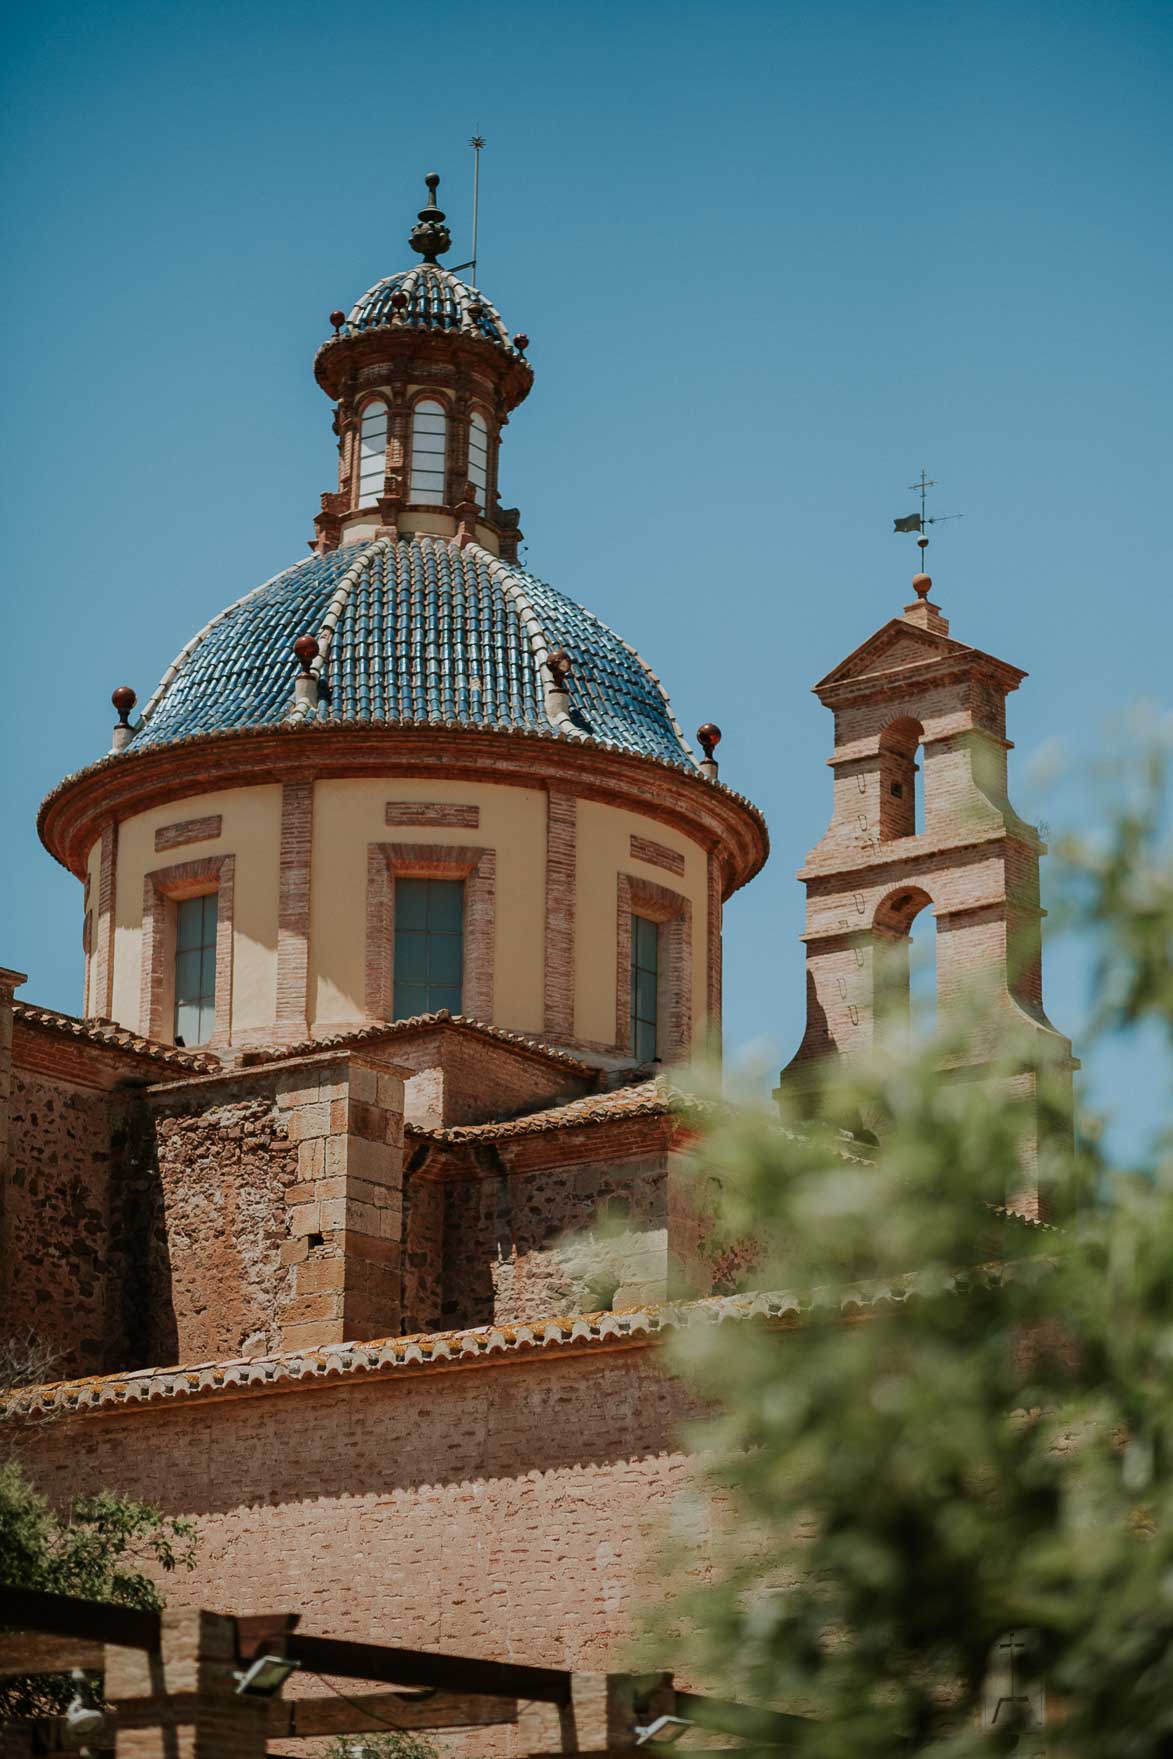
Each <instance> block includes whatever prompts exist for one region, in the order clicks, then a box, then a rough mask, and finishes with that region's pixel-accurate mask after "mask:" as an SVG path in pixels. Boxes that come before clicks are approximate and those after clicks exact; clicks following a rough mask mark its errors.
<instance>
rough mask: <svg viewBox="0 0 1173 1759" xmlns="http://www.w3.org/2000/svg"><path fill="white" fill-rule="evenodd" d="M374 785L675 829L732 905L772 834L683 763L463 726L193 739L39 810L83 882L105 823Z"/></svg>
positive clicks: (364, 725)
mask: <svg viewBox="0 0 1173 1759" xmlns="http://www.w3.org/2000/svg"><path fill="white" fill-rule="evenodd" d="M362 776H377V777H379V778H381V779H388V780H390V779H392V778H396V777H411V778H421V777H422V778H429V779H439V778H443V779H446V780H460V781H470V782H494V783H498V784H500V785H502V786H506V787H521V788H533V787H544V786H549V785H554V786H557V787H561V788H566V789H568V790H569V791H570V792H572V793H574V794H576V795H579V796H581V797H584V798H587V799H594V800H600V801H603V802H605V803H606V804H608V805H614V806H620V807H623V808H624V809H626V810H627V811H631V812H637V813H639V814H641V815H642V816H643V817H647V818H653V819H658V820H659V821H660V822H661V823H663V824H667V825H670V826H672V827H673V828H674V829H675V830H677V831H680V832H681V833H682V834H683V835H685V836H687V837H689V838H690V839H692V840H693V841H694V842H697V843H699V845H700V846H701V847H702V848H704V849H706V850H713V851H716V852H717V854H718V856H719V860H720V866H721V872H722V882H723V883H722V895H723V897H724V898H728V897H729V896H730V895H731V894H732V893H733V892H735V891H737V889H738V888H739V887H740V886H743V885H745V883H746V882H747V881H748V880H750V879H752V878H753V876H754V875H755V874H756V873H757V872H759V870H760V869H761V867H762V866H763V865H764V863H765V861H766V857H767V856H768V854H769V833H768V831H767V829H766V822H765V819H764V818H763V817H762V814H761V813H760V812H759V811H758V809H757V807H756V806H754V805H752V804H751V802H750V801H748V800H747V799H745V797H744V796H743V795H740V794H735V793H734V792H733V790H732V789H731V788H727V787H726V786H725V785H724V784H723V783H720V782H709V781H706V780H705V778H704V777H702V776H701V775H700V774H699V773H697V772H690V771H689V770H687V769H686V768H685V767H684V765H683V764H680V765H676V764H671V763H668V762H665V761H661V760H660V759H657V758H650V757H637V756H635V755H634V754H633V753H631V752H626V751H623V750H621V749H620V748H619V747H617V746H612V745H608V744H605V743H603V742H601V741H597V740H591V739H586V738H583V737H581V736H580V737H578V738H575V739H573V740H571V739H567V738H565V737H564V736H561V735H558V734H556V733H548V734H547V733H540V732H531V731H528V730H524V729H519V728H513V729H507V730H502V731H500V732H497V731H492V730H489V729H487V728H483V727H468V726H465V725H463V724H460V723H456V722H449V723H438V724H437V723H420V722H389V721H371V722H358V723H354V722H350V723H337V724H330V723H322V724H314V725H311V726H297V725H293V726H290V725H284V726H278V727H255V728H244V729H239V728H238V729H235V730H233V731H231V732H228V733H207V734H197V735H194V736H193V737H191V738H188V739H181V740H177V741H175V742H174V743H173V744H169V745H157V746H150V747H147V748H146V749H144V750H141V751H135V750H134V748H133V747H132V748H131V749H130V750H129V751H125V752H120V753H118V754H116V755H114V756H111V757H106V758H103V759H102V760H101V761H100V762H98V763H96V764H92V765H90V767H89V768H88V769H84V770H80V771H78V772H77V774H75V775H73V776H68V777H66V779H65V780H64V781H63V782H61V783H59V784H58V786H57V787H56V788H55V789H54V790H53V792H52V793H51V794H49V795H48V797H47V798H46V799H45V800H44V801H43V802H42V805H41V809H40V812H39V813H38V815H37V829H38V831H39V833H40V837H41V841H42V842H43V843H44V845H45V847H46V848H47V849H48V851H49V853H50V854H51V855H53V856H55V857H56V859H57V860H58V861H59V862H60V863H61V865H62V866H63V867H66V868H68V869H69V870H70V872H71V873H74V874H75V875H76V876H77V877H78V878H79V879H81V878H83V877H84V873H85V863H86V860H87V857H88V854H89V851H90V849H91V847H92V846H93V843H94V840H95V838H96V837H97V836H98V835H99V833H100V831H101V827H102V825H103V824H106V823H109V822H111V821H119V822H120V821H122V820H124V819H126V818H128V817H131V816H132V815H134V814H136V813H139V812H145V811H147V810H148V809H149V808H151V807H154V806H160V805H165V804H169V803H170V802H172V801H182V800H184V799H188V798H190V797H191V796H192V795H195V794H209V793H215V792H218V791H220V790H222V789H226V788H238V787H242V786H247V785H249V784H255V783H283V782H286V781H291V780H298V781H310V780H327V779H333V778H337V777H351V778H353V777H362Z"/></svg>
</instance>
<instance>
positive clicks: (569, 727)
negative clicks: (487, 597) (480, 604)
mask: <svg viewBox="0 0 1173 1759" xmlns="http://www.w3.org/2000/svg"><path fill="white" fill-rule="evenodd" d="M468 547H469V548H470V549H471V550H474V551H475V552H476V554H477V555H478V556H480V557H481V558H482V560H483V562H484V565H485V568H486V570H487V571H488V573H489V575H490V576H491V577H492V578H493V579H495V580H499V581H500V583H501V588H502V590H503V592H504V593H505V595H506V597H507V598H508V599H509V601H510V603H511V604H512V605H513V607H514V609H515V610H516V612H517V618H518V622H519V623H520V624H521V627H522V629H523V630H524V631H525V635H526V639H527V640H528V642H529V646H530V653H531V654H532V656H533V662H534V669H535V671H536V672H537V684H538V691H539V697H540V700H541V703H542V706H543V708H544V710H545V714H546V719H547V720H548V721H549V723H550V725H551V726H552V727H553V728H554V729H555V730H556V731H557V732H558V733H559V734H561V735H562V736H563V737H564V738H566V737H570V738H574V739H581V738H583V737H584V735H583V733H582V731H581V729H580V728H578V727H576V726H575V724H574V722H573V721H572V720H571V718H570V716H569V715H568V714H559V715H554V716H552V715H551V714H550V710H549V706H548V704H547V703H546V690H545V679H544V678H543V676H542V667H543V666H544V665H545V664H546V661H547V660H548V659H549V657H550V638H549V636H548V635H547V633H546V630H545V627H544V626H543V624H542V621H541V618H540V617H539V616H538V613H537V611H536V610H535V609H534V607H533V605H532V603H531V602H530V597H529V594H528V593H527V592H526V590H525V581H526V579H527V576H526V574H525V572H524V570H523V569H520V568H517V567H515V566H513V565H512V564H510V563H508V562H503V561H502V560H501V558H500V556H494V555H493V553H492V551H491V550H486V549H483V548H482V547H481V545H480V544H470V545H469V546H468Z"/></svg>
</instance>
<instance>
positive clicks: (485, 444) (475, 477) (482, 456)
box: [468, 409, 489, 507]
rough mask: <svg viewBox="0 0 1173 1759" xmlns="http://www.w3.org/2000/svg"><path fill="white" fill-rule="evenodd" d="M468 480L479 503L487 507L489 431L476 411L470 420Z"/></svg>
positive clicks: (481, 416)
mask: <svg viewBox="0 0 1173 1759" xmlns="http://www.w3.org/2000/svg"><path fill="white" fill-rule="evenodd" d="M468 480H469V482H470V483H471V484H472V486H473V488H474V489H475V490H476V492H477V501H478V502H479V503H480V505H481V506H482V507H484V506H486V505H487V504H488V503H487V497H488V493H489V429H488V427H487V425H486V423H485V418H484V416H483V415H482V414H481V413H480V411H479V410H476V409H474V410H473V412H472V414H471V415H470V416H469V418H468Z"/></svg>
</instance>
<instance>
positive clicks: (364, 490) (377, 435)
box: [358, 403, 387, 507]
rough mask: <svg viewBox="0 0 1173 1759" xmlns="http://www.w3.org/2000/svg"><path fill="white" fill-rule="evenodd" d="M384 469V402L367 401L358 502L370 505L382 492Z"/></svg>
mask: <svg viewBox="0 0 1173 1759" xmlns="http://www.w3.org/2000/svg"><path fill="white" fill-rule="evenodd" d="M386 471H387V405H386V404H385V403H368V404H367V406H366V408H365V409H364V410H363V412H362V424H361V429H360V434H359V463H358V504H359V506H360V507H369V506H370V505H371V504H372V503H373V502H375V501H377V500H378V498H379V496H380V495H381V494H382V493H383V478H384V476H385V475H386Z"/></svg>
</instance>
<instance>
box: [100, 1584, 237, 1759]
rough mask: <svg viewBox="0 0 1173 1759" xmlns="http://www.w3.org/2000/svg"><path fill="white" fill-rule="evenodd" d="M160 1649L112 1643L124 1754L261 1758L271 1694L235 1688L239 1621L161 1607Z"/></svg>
mask: <svg viewBox="0 0 1173 1759" xmlns="http://www.w3.org/2000/svg"><path fill="white" fill-rule="evenodd" d="M162 1622H163V1636H162V1644H161V1647H160V1650H159V1652H158V1653H152V1652H150V1651H148V1650H143V1649H116V1648H113V1647H108V1648H107V1650H106V1665H105V1670H104V1671H105V1695H106V1697H107V1698H108V1699H109V1701H110V1703H111V1704H112V1705H113V1707H114V1710H115V1712H116V1715H117V1721H118V1753H119V1759H123V1756H124V1755H125V1759H264V1754H265V1752H266V1751H267V1743H266V1729H267V1726H268V1713H269V1701H268V1699H266V1698H263V1697H253V1696H250V1695H242V1694H238V1693H237V1690H236V1686H237V1679H236V1672H237V1666H238V1663H237V1658H236V1648H237V1644H236V1621H235V1619H231V1618H225V1617H223V1616H221V1615H220V1614H219V1613H214V1612H172V1611H167V1612H164V1613H163V1615H162Z"/></svg>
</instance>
